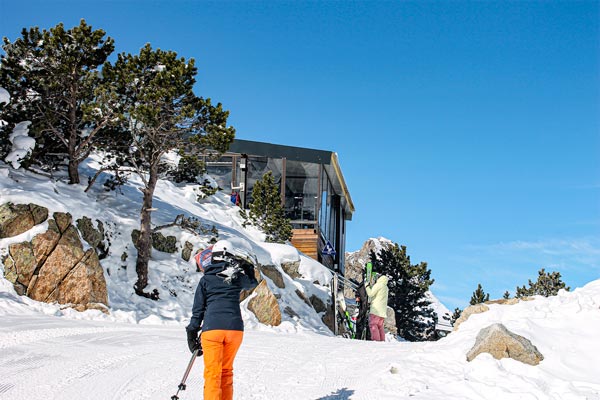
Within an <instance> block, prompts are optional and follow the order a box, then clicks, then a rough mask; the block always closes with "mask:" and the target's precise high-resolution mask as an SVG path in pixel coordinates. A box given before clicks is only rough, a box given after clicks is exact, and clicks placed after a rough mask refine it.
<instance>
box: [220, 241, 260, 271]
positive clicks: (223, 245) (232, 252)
mask: <svg viewBox="0 0 600 400" xmlns="http://www.w3.org/2000/svg"><path fill="white" fill-rule="evenodd" d="M234 239H235V238H234ZM233 242H237V240H234V241H233ZM233 242H232V241H229V240H225V239H223V240H219V241H218V242H217V243H215V244H214V245H213V247H212V261H213V262H216V261H227V262H232V261H237V262H243V263H247V264H251V265H254V266H256V265H258V260H257V259H256V256H255V255H254V254H253V253H252V252H251V251H250V250H248V249H245V248H244V246H243V244H242V243H239V244H237V245H234V244H233Z"/></svg>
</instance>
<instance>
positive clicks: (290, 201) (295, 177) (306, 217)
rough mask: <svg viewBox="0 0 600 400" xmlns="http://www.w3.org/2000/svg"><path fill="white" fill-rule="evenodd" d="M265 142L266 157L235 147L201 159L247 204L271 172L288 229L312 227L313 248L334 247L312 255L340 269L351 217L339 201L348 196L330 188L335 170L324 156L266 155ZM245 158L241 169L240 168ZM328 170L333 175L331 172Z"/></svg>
mask: <svg viewBox="0 0 600 400" xmlns="http://www.w3.org/2000/svg"><path fill="white" fill-rule="evenodd" d="M269 146H272V145H268V146H267V147H266V149H265V153H264V154H266V155H265V156H260V155H248V156H246V155H245V154H244V153H242V152H241V151H239V150H241V149H238V151H236V152H231V153H228V154H226V155H223V156H221V157H219V158H218V159H214V158H212V159H211V158H208V157H206V158H205V159H204V161H205V164H206V169H207V173H208V174H209V175H211V176H212V177H213V178H214V179H215V180H216V182H217V183H218V185H219V187H220V188H221V189H223V190H226V191H229V190H232V189H233V190H235V191H237V192H238V193H239V194H240V197H241V199H242V200H243V201H244V200H245V201H244V204H245V206H246V207H248V205H249V204H251V203H252V200H253V199H252V191H253V188H254V185H255V184H256V181H258V180H259V179H261V178H262V177H263V176H264V175H265V174H266V173H267V172H269V171H270V172H271V173H272V174H273V177H274V181H275V183H276V184H277V185H278V186H279V188H280V193H281V200H282V203H283V205H284V209H285V213H286V217H287V218H289V219H290V221H291V223H292V226H293V228H295V229H305V230H310V231H312V230H313V229H315V230H316V231H314V232H316V233H319V235H318V244H315V247H316V249H315V251H317V250H322V248H323V246H324V245H325V243H326V242H327V241H328V242H330V243H331V244H332V246H333V247H334V249H335V250H336V255H335V256H330V255H323V254H322V253H320V252H319V253H318V255H316V256H315V257H316V258H318V261H320V262H321V263H323V264H324V265H327V266H328V267H329V268H332V269H334V268H338V269H339V270H340V271H343V269H344V265H343V264H344V251H345V234H346V232H345V230H346V220H347V219H350V218H351V217H352V214H351V212H352V211H353V208H350V210H351V211H350V214H346V210H345V208H344V206H343V205H342V204H345V203H343V202H344V201H347V200H346V199H343V198H342V197H341V195H342V193H336V190H335V187H339V182H338V179H339V178H338V177H337V175H336V172H335V171H334V170H332V169H331V168H330V167H329V164H323V163H321V162H320V161H321V160H323V159H326V158H321V159H319V160H318V161H314V162H308V161H299V160H298V159H293V160H290V159H289V158H287V157H285V156H283V157H282V156H269V155H268V154H269V153H270V152H272V148H271V147H269ZM254 150H256V149H254ZM303 150H306V149H303ZM250 154H252V153H250ZM254 154H256V153H254ZM259 154H261V153H260V152H259ZM307 157H308V156H307ZM294 158H295V155H294ZM244 159H245V160H246V168H245V171H243V170H242V169H241V164H242V162H243V160H244ZM328 171H329V172H328ZM330 173H331V174H333V175H331V176H330ZM334 183H335V185H336V186H334ZM242 188H243V189H242ZM344 194H345V193H344Z"/></svg>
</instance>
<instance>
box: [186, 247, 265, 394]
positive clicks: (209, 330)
mask: <svg viewBox="0 0 600 400" xmlns="http://www.w3.org/2000/svg"><path fill="white" fill-rule="evenodd" d="M232 247H233V246H232V245H231V243H230V242H229V241H228V240H220V241H218V242H217V243H215V245H214V246H213V249H212V251H213V253H212V261H211V264H210V265H208V266H206V268H205V269H204V276H203V277H202V278H201V279H200V283H198V288H197V289H196V294H195V295H194V306H193V307H192V318H191V319H190V324H189V325H188V326H187V327H186V330H187V335H188V346H189V348H190V351H191V352H192V353H193V352H194V351H196V350H197V349H200V352H199V354H202V352H204V400H232V399H233V360H234V359H235V355H236V354H237V351H238V349H239V348H240V345H241V344H242V338H243V336H244V321H243V320H242V313H241V311H240V292H241V291H242V290H248V289H251V288H253V287H256V285H257V284H258V282H257V281H256V277H255V276H254V266H253V265H251V264H249V263H244V262H239V261H236V259H235V258H233V257H231V256H232V254H231V253H232V252H233V250H234V249H232ZM217 249H218V251H217ZM200 326H202V334H201V335H200V337H201V343H200V341H199V340H198V332H199V331H200Z"/></svg>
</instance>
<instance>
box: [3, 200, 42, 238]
mask: <svg viewBox="0 0 600 400" xmlns="http://www.w3.org/2000/svg"><path fill="white" fill-rule="evenodd" d="M47 219H48V209H47V208H45V207H40V206H38V205H35V204H12V203H4V204H2V205H0V239H3V238H8V237H13V236H17V235H20V234H21V233H24V232H27V231H28V230H30V229H31V228H33V227H34V226H35V225H37V224H41V223H42V222H44V221H46V220H47Z"/></svg>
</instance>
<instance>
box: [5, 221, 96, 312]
mask: <svg viewBox="0 0 600 400" xmlns="http://www.w3.org/2000/svg"><path fill="white" fill-rule="evenodd" d="M53 217H54V219H50V220H48V230H47V231H46V232H45V233H42V234H39V235H36V236H35V237H34V238H33V239H32V241H31V242H22V243H16V244H12V245H10V246H9V249H8V253H9V255H8V257H7V258H6V259H5V260H4V267H5V268H4V269H5V271H4V273H5V277H6V279H7V280H9V281H10V282H12V283H13V284H14V286H15V290H16V291H17V292H18V293H19V294H22V295H27V296H28V297H30V298H32V299H34V300H38V301H44V302H48V303H52V302H57V303H59V304H67V305H70V306H72V307H74V308H75V309H78V310H84V309H88V308H94V309H103V310H105V309H106V305H107V304H108V296H107V292H106V281H105V279H104V272H103V270H102V266H101V265H100V261H99V259H98V255H97V254H96V251H95V249H88V250H87V251H84V250H83V245H82V244H81V241H80V239H79V232H78V231H77V228H75V226H74V225H72V217H71V215H70V214H68V213H67V214H65V213H54V215H53Z"/></svg>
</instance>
